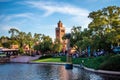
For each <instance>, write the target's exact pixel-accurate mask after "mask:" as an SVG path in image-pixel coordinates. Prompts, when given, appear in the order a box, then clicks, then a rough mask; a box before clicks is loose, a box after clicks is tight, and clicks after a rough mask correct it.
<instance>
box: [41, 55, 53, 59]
mask: <svg viewBox="0 0 120 80" xmlns="http://www.w3.org/2000/svg"><path fill="white" fill-rule="evenodd" d="M51 57H52V55H45V56H42V57H40V58H39V59H46V58H51Z"/></svg>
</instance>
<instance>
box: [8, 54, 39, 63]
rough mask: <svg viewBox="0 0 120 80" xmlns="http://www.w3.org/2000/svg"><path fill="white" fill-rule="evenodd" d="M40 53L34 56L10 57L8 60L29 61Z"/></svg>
mask: <svg viewBox="0 0 120 80" xmlns="http://www.w3.org/2000/svg"><path fill="white" fill-rule="evenodd" d="M39 57H40V55H37V56H35V57H32V56H18V57H16V58H11V59H10V62H29V61H31V60H35V59H38V58H39Z"/></svg>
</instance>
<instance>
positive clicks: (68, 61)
mask: <svg viewBox="0 0 120 80" xmlns="http://www.w3.org/2000/svg"><path fill="white" fill-rule="evenodd" d="M70 37H71V34H70V33H68V34H65V38H66V39H67V55H66V58H67V63H66V64H65V68H66V69H73V64H72V56H71V55H70V50H71V49H70Z"/></svg>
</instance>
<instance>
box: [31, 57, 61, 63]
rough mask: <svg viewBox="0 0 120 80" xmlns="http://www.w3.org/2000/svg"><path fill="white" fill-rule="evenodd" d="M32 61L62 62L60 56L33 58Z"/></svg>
mask: <svg viewBox="0 0 120 80" xmlns="http://www.w3.org/2000/svg"><path fill="white" fill-rule="evenodd" d="M33 62H63V61H61V58H60V57H56V58H45V59H38V60H34V61H33Z"/></svg>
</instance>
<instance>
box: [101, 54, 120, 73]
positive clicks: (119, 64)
mask: <svg viewBox="0 0 120 80" xmlns="http://www.w3.org/2000/svg"><path fill="white" fill-rule="evenodd" d="M100 69H102V70H113V71H120V54H118V55H114V56H111V57H110V58H109V59H108V60H106V61H104V62H103V63H102V64H101V65H100Z"/></svg>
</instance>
